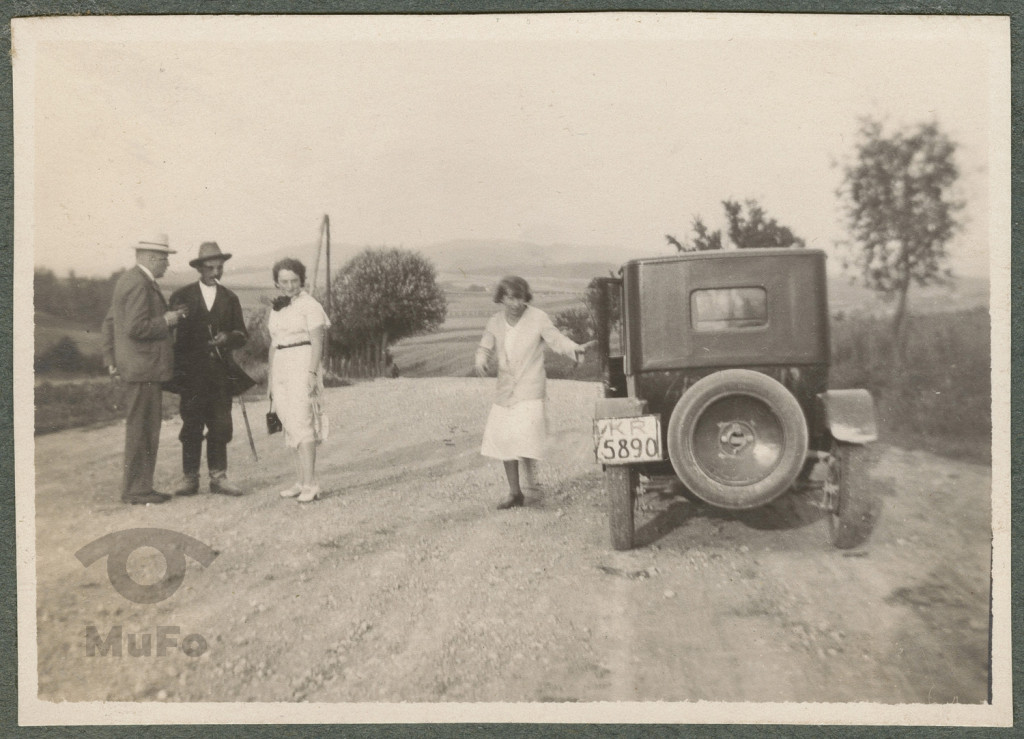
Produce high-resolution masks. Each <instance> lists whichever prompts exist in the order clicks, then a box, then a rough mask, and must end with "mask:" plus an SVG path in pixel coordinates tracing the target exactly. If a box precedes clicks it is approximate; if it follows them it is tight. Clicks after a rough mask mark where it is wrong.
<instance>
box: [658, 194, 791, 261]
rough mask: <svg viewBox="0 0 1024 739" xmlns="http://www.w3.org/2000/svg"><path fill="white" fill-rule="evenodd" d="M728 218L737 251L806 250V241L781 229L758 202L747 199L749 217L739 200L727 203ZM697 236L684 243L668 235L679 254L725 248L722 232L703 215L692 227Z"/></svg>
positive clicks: (698, 217) (785, 227)
mask: <svg viewBox="0 0 1024 739" xmlns="http://www.w3.org/2000/svg"><path fill="white" fill-rule="evenodd" d="M722 207H723V208H725V217H726V219H727V220H728V222H729V232H728V233H729V240H730V241H731V242H732V244H733V245H734V246H735V247H736V248H737V249H768V248H782V247H803V246H806V245H807V244H806V242H804V240H803V239H801V238H800V237H798V236H797V235H796V234H794V233H793V231H792V230H791V229H790V228H789V227H787V226H781V225H779V223H778V222H777V221H776V220H775V219H774V218H769V217H768V216H767V214H766V213H765V211H764V208H762V207H761V206H760V205H759V204H758V202H757V201H756V200H747V201H746V208H747V214H746V215H744V214H743V205H741V204H740V203H739V202H737V201H735V200H723V201H722ZM691 228H692V229H693V236H692V237H691V239H690V241H689V242H686V243H681V242H680V241H678V240H677V239H676V238H675V237H673V236H671V235H670V234H666V235H665V239H666V240H667V241H668V243H669V244H671V245H672V246H674V247H675V248H676V249H677V250H678V251H710V250H714V249H722V248H724V245H723V241H722V231H721V229H718V230H715V231H711V230H710V229H709V228H708V227H707V226H706V225H705V223H704V221H703V220H702V219H701V217H700V216H694V218H693V222H692V224H691Z"/></svg>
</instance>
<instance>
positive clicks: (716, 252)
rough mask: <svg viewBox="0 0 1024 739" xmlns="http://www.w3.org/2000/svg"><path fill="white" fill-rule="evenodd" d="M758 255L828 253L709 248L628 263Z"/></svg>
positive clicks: (820, 254)
mask: <svg viewBox="0 0 1024 739" xmlns="http://www.w3.org/2000/svg"><path fill="white" fill-rule="evenodd" d="M757 256H770V257H775V258H778V257H783V256H788V257H796V256H813V257H815V258H818V259H820V258H823V257H825V256H826V255H825V252H824V251H822V250H821V249H806V248H803V247H785V248H782V247H779V248H773V249H709V250H707V251H685V252H679V253H678V254H672V255H670V256H667V257H641V258H639V259H630V260H629V261H627V262H626V264H659V263H662V262H685V261H689V260H694V259H699V260H704V259H737V258H742V257H757Z"/></svg>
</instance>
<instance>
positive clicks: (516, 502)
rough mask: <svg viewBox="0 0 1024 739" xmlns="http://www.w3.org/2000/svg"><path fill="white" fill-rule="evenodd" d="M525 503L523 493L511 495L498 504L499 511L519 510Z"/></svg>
mask: <svg viewBox="0 0 1024 739" xmlns="http://www.w3.org/2000/svg"><path fill="white" fill-rule="evenodd" d="M524 502H525V498H523V494H522V493H520V494H519V495H510V496H508V497H507V498H505V500H503V501H501V502H500V503H498V510H499V511H504V510H507V509H509V508H517V507H519V506H521V505H522V504H523V503H524Z"/></svg>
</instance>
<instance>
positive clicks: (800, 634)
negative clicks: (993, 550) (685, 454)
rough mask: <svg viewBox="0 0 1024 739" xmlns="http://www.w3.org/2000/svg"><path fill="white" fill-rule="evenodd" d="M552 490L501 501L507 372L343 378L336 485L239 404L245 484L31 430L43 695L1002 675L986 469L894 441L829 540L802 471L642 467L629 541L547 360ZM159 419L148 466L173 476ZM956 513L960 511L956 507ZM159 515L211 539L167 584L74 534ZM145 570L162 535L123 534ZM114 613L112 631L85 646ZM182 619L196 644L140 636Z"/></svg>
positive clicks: (905, 685) (222, 695) (965, 699)
mask: <svg viewBox="0 0 1024 739" xmlns="http://www.w3.org/2000/svg"><path fill="white" fill-rule="evenodd" d="M548 387H549V396H550V403H549V415H550V430H551V453H550V455H549V458H548V460H546V462H545V464H544V465H543V469H542V482H543V485H544V489H543V495H542V496H541V497H540V498H539V499H535V500H531V501H529V504H528V505H527V506H526V507H525V508H522V509H516V510H512V511H507V512H504V511H497V510H495V508H494V505H495V503H496V502H497V501H498V500H500V499H501V498H502V497H503V495H504V493H505V488H504V477H503V472H502V468H501V465H500V464H499V463H497V462H495V461H494V460H489V459H485V458H483V457H481V456H480V455H479V453H478V447H479V441H480V434H481V432H482V428H483V423H484V419H485V416H486V412H487V409H488V406H489V404H490V402H491V397H492V393H493V380H477V379H457V378H450V379H404V378H402V379H397V380H380V381H376V382H370V383H362V384H358V385H355V386H352V387H345V388H335V389H331V390H328V391H327V407H328V410H329V413H330V416H331V438H330V439H329V440H328V441H327V442H326V443H325V444H324V445H323V446H322V447H321V451H320V459H319V464H318V469H319V472H320V476H321V480H322V484H323V487H324V489H325V490H326V491H328V494H327V495H326V497H325V498H323V499H322V500H320V501H318V502H316V503H313V504H309V505H301V504H298V503H296V502H294V501H293V500H283V499H281V498H279V497H278V494H277V493H278V490H280V489H281V488H283V487H287V486H288V485H289V484H290V483H291V482H292V479H293V476H292V472H291V462H290V456H289V454H288V453H287V452H286V450H285V449H284V448H283V442H282V440H281V437H280V436H275V437H267V435H266V433H265V430H264V429H263V428H262V424H261V422H262V415H263V411H264V410H265V408H264V407H263V406H262V405H260V404H252V403H251V404H250V405H249V417H250V421H253V422H255V423H256V424H257V425H256V427H255V428H254V429H253V431H254V434H255V436H256V443H257V448H258V450H259V454H260V461H259V462H254V461H253V460H252V458H251V456H250V453H249V450H248V446H247V442H246V441H245V436H244V427H243V426H242V422H241V416H240V414H239V413H238V411H237V407H236V419H235V420H236V424H235V440H234V441H233V442H232V444H231V446H230V451H229V454H230V468H231V469H230V472H231V475H232V478H233V479H234V480H235V481H236V482H238V483H242V484H243V485H244V486H245V487H247V489H248V490H249V494H248V495H246V496H245V497H243V498H227V497H223V496H216V495H209V494H207V493H206V488H205V480H204V483H203V493H202V494H200V495H199V496H197V497H194V498H180V499H176V500H173V501H171V502H170V503H168V504H165V505H162V506H149V507H129V506H125V505H122V504H121V503H120V502H119V500H118V487H119V481H120V475H119V470H120V462H121V450H122V445H123V433H124V426H123V424H120V425H115V426H108V427H105V428H97V429H86V430H74V431H66V432H62V433H58V434H52V435H48V436H42V437H38V438H36V439H35V444H36V448H35V459H36V498H35V502H36V516H35V524H36V577H37V590H36V598H37V604H36V605H37V608H36V614H37V626H38V665H39V672H38V677H39V697H40V698H41V699H43V700H47V701H61V700H69V701H86V700H90V701H92V700H99V701H105V700H113V701H122V700H126V701H133V700H135V701H285V702H291V701H316V702H328V703H330V702H400V701H411V702H438V701H453V702H455V701H460V702H461V701H556V702H561V701H637V700H639V701H655V700H658V701H697V700H712V701H756V702H778V701H801V702H803V701H814V702H855V701H870V702H878V703H889V704H901V703H954V702H959V703H981V702H984V701H986V700H987V695H988V669H989V668H988V629H989V618H988V610H989V608H988V602H989V552H990V548H989V547H990V537H991V522H990V518H991V516H990V489H991V479H990V471H989V469H988V468H987V467H982V466H978V465H972V464H967V463H963V462H956V461H951V460H948V459H944V458H940V457H935V456H932V455H929V454H926V453H923V452H908V451H903V450H900V449H897V448H892V447H881V448H880V449H879V453H878V461H877V465H876V467H875V468H874V470H873V473H872V479H873V480H874V482H875V483H876V484H877V486H878V489H879V491H880V493H881V495H882V497H883V500H884V511H883V517H882V519H881V521H880V523H879V525H878V528H877V530H876V531H875V534H874V536H873V538H872V539H871V540H870V541H869V543H868V544H867V545H866V546H864V547H862V548H861V549H858V550H854V551H852V552H841V551H838V550H835V549H833V548H831V546H830V545H829V544H828V540H827V532H826V527H825V524H824V522H823V521H821V520H815V518H816V517H815V516H810V515H808V514H807V512H806V511H798V510H796V507H795V504H794V503H792V498H791V496H786V497H785V498H783V499H781V500H780V501H777V502H776V503H774V504H772V505H771V506H769V507H767V508H765V509H761V510H758V511H750V512H746V513H727V512H723V511H716V510H715V509H711V508H708V507H705V506H700V505H694V504H692V503H689V502H687V501H685V500H683V499H681V498H676V497H673V496H666V495H655V494H648V495H646V496H644V499H645V501H646V502H647V503H648V504H649V509H650V510H649V511H648V512H647V514H646V518H645V519H643V521H644V522H645V523H644V525H643V526H642V528H641V529H640V531H639V532H638V535H639V536H640V538H641V543H642V546H641V547H640V548H638V549H636V550H634V551H631V552H614V551H612V550H611V548H610V546H609V538H608V523H607V517H606V512H605V501H604V498H603V491H602V484H601V479H602V478H601V471H600V467H599V466H598V465H597V464H596V463H595V462H594V458H593V452H592V447H591V441H590V423H591V422H590V416H591V411H592V408H593V401H594V400H595V399H596V397H597V396H598V393H599V389H598V386H597V385H595V384H593V383H583V382H571V381H552V382H549V386H548ZM179 428H180V424H179V421H178V420H177V419H173V420H169V421H166V422H165V424H164V427H163V432H162V437H161V447H160V449H161V452H160V459H159V463H158V468H157V486H158V489H164V490H166V489H169V488H171V487H172V486H173V484H174V482H175V481H176V480H177V477H176V475H177V472H178V470H179V465H180V445H179V443H178V441H177V433H178V430H179ZM951 522H955V524H953V523H951ZM134 527H157V528H163V529H170V530H173V531H178V532H181V533H184V534H188V535H189V536H193V537H195V538H197V539H199V540H200V541H202V542H205V543H206V544H208V545H209V546H211V547H213V549H215V550H216V551H217V552H219V554H218V556H217V558H216V559H215V560H214V561H213V562H212V563H211V564H210V566H209V567H207V568H205V569H204V568H203V567H202V566H201V565H200V564H198V563H197V562H196V561H193V560H190V561H189V562H188V566H187V572H186V575H185V579H184V583H183V585H182V587H181V588H180V589H179V590H178V591H177V592H176V593H175V594H174V595H173V596H171V597H170V598H168V599H167V600H164V601H162V602H160V603H156V604H152V605H138V604H134V603H131V602H129V601H127V600H125V599H124V598H122V597H121V596H119V595H118V594H117V593H116V592H115V591H114V590H113V588H112V587H111V586H110V583H109V581H108V579H107V574H106V567H105V560H104V561H99V562H96V563H94V564H92V565H91V566H89V567H83V566H82V564H81V563H80V562H78V560H77V559H76V558H75V556H74V553H75V551H76V550H78V549H79V548H80V547H82V546H83V545H85V544H87V543H89V542H91V541H93V540H94V539H96V538H98V537H100V536H102V535H104V534H108V533H110V532H113V531H118V530H121V529H128V528H134ZM128 564H129V572H130V573H131V574H132V576H133V577H134V578H135V579H136V580H137V581H139V582H140V583H150V582H154V581H157V580H158V579H159V578H160V577H161V576H162V573H163V559H162V557H161V556H160V555H159V554H158V553H157V552H156V551H155V550H152V549H149V548H142V549H138V550H136V552H135V553H134V554H133V555H132V556H131V557H130V558H129V563H128ZM117 625H120V626H122V628H123V632H124V635H125V639H124V642H125V643H124V647H123V652H122V657H121V658H117V657H116V656H114V655H113V653H110V654H107V655H106V656H104V655H102V654H94V656H91V657H90V656H87V653H86V639H85V633H86V629H87V628H88V627H90V626H92V627H94V628H95V630H96V633H98V634H99V635H100V636H101V637H106V636H107V635H108V633H109V632H110V629H111V627H113V626H117ZM160 626H173V627H175V628H177V629H179V631H178V632H177V639H178V643H179V644H180V642H181V640H182V639H183V638H184V637H185V636H186V635H189V634H197V635H200V636H201V637H202V638H203V640H204V641H205V642H206V644H207V649H206V651H205V653H203V654H202V655H201V656H188V655H186V654H184V653H183V652H182V651H181V650H180V649H177V648H171V649H170V650H168V652H167V654H165V655H164V656H163V657H160V658H157V657H156V656H155V655H154V656H151V657H149V658H146V657H145V656H140V657H129V656H128V647H129V646H131V644H129V643H128V639H129V637H128V635H129V634H131V635H133V636H132V637H131V639H133V640H135V641H134V642H133V643H134V646H135V649H136V651H139V650H141V649H142V648H143V646H144V645H145V642H144V640H143V637H142V636H141V635H142V634H150V635H152V643H151V648H152V650H153V651H154V652H155V651H156V633H155V632H156V630H157V628H158V627H160Z"/></svg>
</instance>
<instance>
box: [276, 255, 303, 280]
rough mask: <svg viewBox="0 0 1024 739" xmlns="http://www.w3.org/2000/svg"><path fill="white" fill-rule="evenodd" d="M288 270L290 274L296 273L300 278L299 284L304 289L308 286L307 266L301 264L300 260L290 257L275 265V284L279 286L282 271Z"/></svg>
mask: <svg viewBox="0 0 1024 739" xmlns="http://www.w3.org/2000/svg"><path fill="white" fill-rule="evenodd" d="M282 269H286V270H288V271H289V272H294V273H295V274H297V275H298V276H299V284H300V285H302V286H303V287H305V286H306V265H304V264H303V263H302V262H300V261H299V260H298V259H292V258H291V257H288V258H286V259H281V260H280V261H277V262H275V263H274V284H275V285H276V284H277V276H278V275H279V274H281V270H282Z"/></svg>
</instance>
